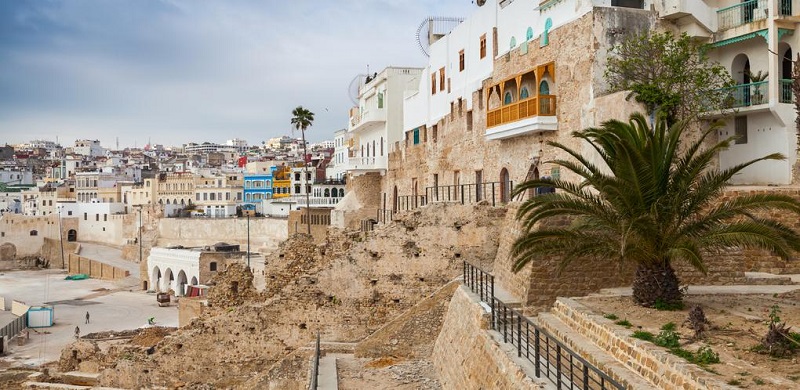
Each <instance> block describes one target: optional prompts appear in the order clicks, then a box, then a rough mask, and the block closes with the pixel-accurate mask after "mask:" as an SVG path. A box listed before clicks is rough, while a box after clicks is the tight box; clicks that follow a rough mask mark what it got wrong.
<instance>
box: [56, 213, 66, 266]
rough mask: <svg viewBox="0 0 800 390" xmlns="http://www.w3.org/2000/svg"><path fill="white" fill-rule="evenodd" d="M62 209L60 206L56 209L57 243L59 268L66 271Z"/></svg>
mask: <svg viewBox="0 0 800 390" xmlns="http://www.w3.org/2000/svg"><path fill="white" fill-rule="evenodd" d="M63 207H64V206H61V205H59V206H58V207H56V209H57V210H58V242H59V243H60V244H61V268H63V269H67V263H66V262H64V233H63V231H64V230H63V229H62V228H61V210H62V209H63Z"/></svg>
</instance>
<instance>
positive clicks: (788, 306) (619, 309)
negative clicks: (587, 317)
mask: <svg viewBox="0 0 800 390" xmlns="http://www.w3.org/2000/svg"><path fill="white" fill-rule="evenodd" d="M579 301H580V302H582V303H583V304H585V305H586V306H588V307H589V308H590V309H592V311H594V312H596V313H597V314H602V315H609V314H613V315H615V316H617V317H619V320H628V321H629V322H630V323H631V324H632V325H633V326H632V327H631V329H632V330H644V331H648V332H651V333H653V334H658V333H659V331H660V328H661V327H662V326H663V325H664V324H666V323H669V322H672V323H674V324H675V325H677V331H678V333H680V335H681V345H682V347H683V348H684V349H686V350H690V351H694V350H697V349H698V348H700V347H702V346H709V347H711V349H712V350H714V352H717V353H718V354H719V358H720V363H718V364H712V365H709V366H708V367H706V368H705V369H706V370H707V371H708V372H709V373H710V374H709V375H711V376H713V377H715V378H716V379H718V380H721V381H723V382H725V383H727V384H729V385H732V386H736V387H739V388H743V389H773V388H780V389H800V365H799V364H798V359H800V353H797V352H796V353H795V354H794V355H793V356H790V357H786V358H773V357H770V356H769V355H767V354H762V353H758V352H754V351H752V350H751V349H752V348H753V347H754V346H756V345H758V344H759V342H760V340H761V338H762V337H764V335H765V334H766V332H767V324H768V322H769V313H770V310H771V308H772V307H773V305H777V306H778V308H779V309H780V313H779V315H780V318H781V321H785V322H786V324H787V325H789V326H792V331H793V332H800V306H799V305H798V304H799V303H800V290H795V291H792V292H789V293H784V294H773V295H760V294H753V295H688V296H686V299H685V302H686V308H685V309H684V310H680V311H658V310H654V309H648V308H643V307H639V306H635V305H634V304H633V302H632V301H631V298H630V297H588V298H581V299H579ZM698 304H699V305H700V306H701V307H702V308H703V311H704V312H705V315H706V317H707V319H708V320H709V322H710V326H709V330H708V331H707V332H706V334H705V336H704V337H703V338H702V339H700V340H698V341H694V340H692V337H693V334H694V332H693V331H692V330H691V329H690V328H689V325H688V323H686V324H684V322H685V321H686V319H687V317H688V312H689V309H690V308H691V307H692V306H693V305H698ZM618 326H619V325H618ZM654 348H658V347H655V346H654ZM674 358H675V359H680V358H679V357H677V356H675V357H674Z"/></svg>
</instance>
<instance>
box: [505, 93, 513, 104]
mask: <svg viewBox="0 0 800 390" xmlns="http://www.w3.org/2000/svg"><path fill="white" fill-rule="evenodd" d="M513 102H514V95H512V94H511V92H510V91H507V92H506V95H505V97H504V98H503V104H504V105H505V104H511V103H513Z"/></svg>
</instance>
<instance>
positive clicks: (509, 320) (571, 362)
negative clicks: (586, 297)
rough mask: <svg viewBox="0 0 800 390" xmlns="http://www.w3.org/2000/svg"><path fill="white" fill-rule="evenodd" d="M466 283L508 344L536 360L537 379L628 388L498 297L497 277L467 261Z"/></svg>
mask: <svg viewBox="0 0 800 390" xmlns="http://www.w3.org/2000/svg"><path fill="white" fill-rule="evenodd" d="M463 276H464V284H465V285H467V286H468V287H469V288H470V289H471V290H472V291H473V292H474V293H476V294H478V295H479V296H480V299H481V301H483V302H485V303H487V304H489V306H490V307H491V312H492V319H491V326H492V330H495V331H497V332H499V333H500V334H501V335H502V336H503V342H504V343H510V344H511V345H513V346H515V347H516V350H517V356H518V357H521V358H525V359H526V360H528V361H529V362H531V363H533V366H534V373H535V375H536V377H537V378H546V379H548V380H549V381H550V382H552V383H553V384H555V385H556V388H558V389H569V390H606V389H609V390H610V389H615V390H624V389H625V386H623V385H622V384H620V383H619V382H617V381H615V380H614V379H612V378H611V377H610V376H608V374H606V373H604V372H602V371H600V370H599V369H598V368H597V367H595V366H593V365H592V364H591V363H589V362H587V361H586V360H585V359H584V358H582V357H580V355H578V354H577V353H576V352H574V351H573V350H571V349H570V348H569V347H567V346H566V345H564V344H563V343H562V342H560V341H558V340H557V339H556V338H554V337H553V336H552V335H550V334H549V333H548V332H547V331H545V330H543V329H541V328H540V327H539V326H538V325H536V324H534V323H533V322H532V321H531V320H530V319H529V318H527V317H525V316H524V315H522V313H520V312H519V311H517V310H515V309H514V308H512V307H510V306H508V305H507V304H506V303H504V302H503V301H501V300H499V299H497V298H496V297H495V296H494V276H492V275H490V274H489V273H487V272H485V271H483V270H481V269H480V268H478V267H475V266H474V265H472V264H470V263H468V262H466V261H464V272H463Z"/></svg>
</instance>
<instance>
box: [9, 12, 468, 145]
mask: <svg viewBox="0 0 800 390" xmlns="http://www.w3.org/2000/svg"><path fill="white" fill-rule="evenodd" d="M475 8H476V5H474V4H472V2H471V1H470V0H290V1H277V0H251V1H245V0H241V1H239V0H225V1H223V0H217V1H212V0H40V1H11V0H3V1H0V144H6V143H7V144H16V143H21V142H27V141H30V140H34V139H45V140H51V141H56V137H57V139H58V141H59V143H61V144H62V145H64V146H71V145H72V144H73V143H74V141H75V140H77V139H98V140H100V141H101V144H102V145H103V146H104V147H106V148H115V147H116V142H117V140H118V142H119V146H120V148H124V147H133V146H138V147H142V146H143V145H144V144H146V143H148V142H151V143H152V144H162V145H165V146H180V145H182V144H184V143H188V142H198V143H200V142H206V141H208V142H216V143H224V142H225V141H226V140H228V139H232V138H240V139H245V140H247V141H248V143H250V144H251V145H254V144H261V141H264V140H266V139H269V138H273V137H278V136H281V135H290V136H292V135H294V136H296V137H300V134H299V132H295V133H294V134H293V132H292V127H291V125H290V120H291V111H292V109H294V108H295V107H297V106H300V105H302V106H303V107H305V108H307V109H309V110H311V111H312V112H314V113H315V120H314V124H313V126H312V127H311V128H310V129H309V130H308V131H307V132H306V135H307V138H308V139H309V140H310V141H311V142H318V141H322V140H326V139H333V132H334V131H336V130H338V129H343V128H345V127H347V120H348V118H347V116H348V109H349V108H350V107H351V106H352V105H353V104H352V102H351V100H350V97H349V95H350V94H349V93H348V86H349V85H350V83H351V81H352V80H353V78H354V77H356V76H357V75H358V74H365V73H366V72H367V69H369V72H370V73H373V72H378V71H380V70H381V69H383V68H384V67H386V66H419V67H424V66H425V65H426V64H427V58H426V57H425V56H424V54H423V53H422V51H421V50H420V49H419V47H418V45H417V42H416V38H415V33H416V30H417V27H418V26H419V24H420V23H421V22H422V20H423V19H425V18H427V17H428V16H453V17H467V16H469V15H470V14H471V13H472V12H474V10H475Z"/></svg>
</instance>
